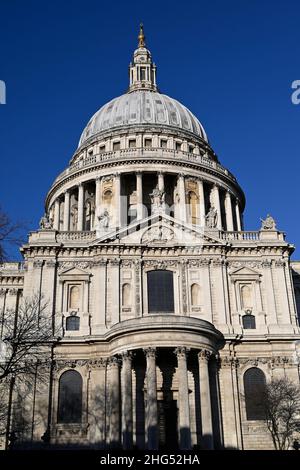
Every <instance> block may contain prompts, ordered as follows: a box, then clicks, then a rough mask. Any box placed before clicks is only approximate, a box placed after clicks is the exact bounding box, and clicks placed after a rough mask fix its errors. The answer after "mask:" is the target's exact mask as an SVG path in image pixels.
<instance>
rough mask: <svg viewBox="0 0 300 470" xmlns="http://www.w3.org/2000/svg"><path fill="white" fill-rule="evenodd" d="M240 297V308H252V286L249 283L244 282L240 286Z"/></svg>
mask: <svg viewBox="0 0 300 470" xmlns="http://www.w3.org/2000/svg"><path fill="white" fill-rule="evenodd" d="M241 299H242V308H243V309H247V308H252V307H253V301H252V286H251V285H249V284H245V285H243V286H242V287H241Z"/></svg>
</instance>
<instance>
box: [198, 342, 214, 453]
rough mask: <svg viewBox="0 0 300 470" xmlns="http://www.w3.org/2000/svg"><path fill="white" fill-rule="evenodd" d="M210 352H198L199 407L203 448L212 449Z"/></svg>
mask: <svg viewBox="0 0 300 470" xmlns="http://www.w3.org/2000/svg"><path fill="white" fill-rule="evenodd" d="M209 358H210V352H209V351H206V350H205V349H203V350H201V351H200V352H199V353H198V363H199V382H200V384H199V385H200V409H201V421H202V436H203V444H204V448H205V449H213V447H214V444H213V425H212V411H211V398H210V385H209V371H208V361H209Z"/></svg>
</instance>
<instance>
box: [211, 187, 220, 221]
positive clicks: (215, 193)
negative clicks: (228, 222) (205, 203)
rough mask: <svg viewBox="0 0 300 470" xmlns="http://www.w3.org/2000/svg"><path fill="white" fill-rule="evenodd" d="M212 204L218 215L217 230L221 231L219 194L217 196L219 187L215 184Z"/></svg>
mask: <svg viewBox="0 0 300 470" xmlns="http://www.w3.org/2000/svg"><path fill="white" fill-rule="evenodd" d="M212 191H213V204H214V206H215V209H216V211H217V214H218V220H217V228H218V229H219V230H222V215H221V205H220V194H219V186H218V185H217V184H215V185H214V186H213V189H212Z"/></svg>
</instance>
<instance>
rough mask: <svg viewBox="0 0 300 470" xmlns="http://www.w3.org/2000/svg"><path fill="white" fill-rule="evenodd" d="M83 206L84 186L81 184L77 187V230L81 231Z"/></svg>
mask: <svg viewBox="0 0 300 470" xmlns="http://www.w3.org/2000/svg"><path fill="white" fill-rule="evenodd" d="M83 204H84V186H83V184H82V183H79V185H78V221H77V230H79V231H82V230H83Z"/></svg>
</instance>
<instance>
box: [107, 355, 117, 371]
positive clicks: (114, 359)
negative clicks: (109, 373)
mask: <svg viewBox="0 0 300 470" xmlns="http://www.w3.org/2000/svg"><path fill="white" fill-rule="evenodd" d="M119 364H120V360H119V359H118V358H117V357H116V356H111V357H109V358H108V360H107V365H108V367H111V368H112V369H116V368H118V367H119Z"/></svg>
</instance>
